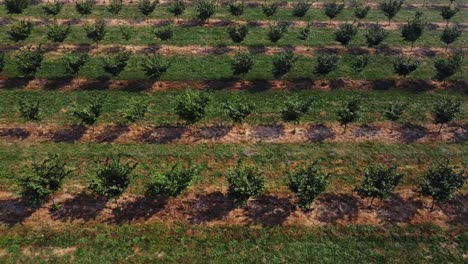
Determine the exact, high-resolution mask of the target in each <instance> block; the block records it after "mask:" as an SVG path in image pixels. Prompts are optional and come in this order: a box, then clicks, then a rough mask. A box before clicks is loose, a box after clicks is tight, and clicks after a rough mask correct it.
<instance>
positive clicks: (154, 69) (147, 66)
mask: <svg viewBox="0 0 468 264" xmlns="http://www.w3.org/2000/svg"><path fill="white" fill-rule="evenodd" d="M141 66H142V67H143V71H144V72H145V75H146V77H148V78H154V79H156V80H159V79H160V78H161V76H162V75H163V74H164V73H165V72H167V70H168V69H169V68H170V67H171V62H170V61H168V60H167V59H165V58H163V57H161V56H159V55H155V56H149V57H146V58H145V59H144V61H143V62H142V64H141Z"/></svg>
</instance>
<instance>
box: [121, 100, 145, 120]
mask: <svg viewBox="0 0 468 264" xmlns="http://www.w3.org/2000/svg"><path fill="white" fill-rule="evenodd" d="M148 106H149V101H148V100H145V99H143V98H139V99H136V98H135V97H132V98H130V100H129V101H128V102H127V104H126V107H125V108H124V109H123V110H122V111H121V114H122V117H123V118H124V119H125V120H126V121H127V122H128V123H135V122H137V121H138V120H141V119H143V118H144V117H145V114H146V112H147V111H148Z"/></svg>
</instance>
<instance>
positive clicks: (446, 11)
mask: <svg viewBox="0 0 468 264" xmlns="http://www.w3.org/2000/svg"><path fill="white" fill-rule="evenodd" d="M458 12H460V8H458V7H454V8H452V5H448V6H443V7H442V9H441V10H440V15H441V16H442V18H443V19H444V20H445V21H447V23H448V21H449V20H450V19H452V17H453V16H455V15H456V14H457V13H458Z"/></svg>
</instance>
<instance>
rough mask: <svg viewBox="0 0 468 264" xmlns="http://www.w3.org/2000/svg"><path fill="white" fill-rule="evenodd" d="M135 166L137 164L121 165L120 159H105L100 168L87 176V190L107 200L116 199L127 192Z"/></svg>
mask: <svg viewBox="0 0 468 264" xmlns="http://www.w3.org/2000/svg"><path fill="white" fill-rule="evenodd" d="M98 166H101V165H99V164H98ZM136 166H137V163H134V164H131V163H122V162H121V161H120V158H116V157H112V158H107V159H106V160H105V161H104V164H103V165H102V167H99V168H98V170H97V171H96V172H95V173H93V174H91V175H90V176H89V178H90V185H89V188H90V189H91V190H92V191H93V192H95V193H96V194H98V195H101V196H104V197H106V198H107V199H108V200H112V199H116V198H118V197H119V196H120V195H122V193H124V192H125V190H127V188H128V186H129V185H130V183H131V181H132V180H133V178H134V177H135V176H134V175H133V174H132V172H133V170H134V169H135V167H136Z"/></svg>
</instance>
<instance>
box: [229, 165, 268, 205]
mask: <svg viewBox="0 0 468 264" xmlns="http://www.w3.org/2000/svg"><path fill="white" fill-rule="evenodd" d="M227 182H228V192H227V196H228V198H229V199H231V200H233V201H234V202H235V203H236V205H237V206H239V207H241V206H245V205H247V201H248V200H249V198H250V197H253V196H256V195H259V194H261V193H262V192H263V190H264V185H265V179H264V178H263V175H262V173H261V172H260V171H259V170H258V169H257V167H254V166H244V165H243V164H242V161H241V160H239V161H238V162H237V165H236V167H234V168H233V169H229V170H228V176H227Z"/></svg>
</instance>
